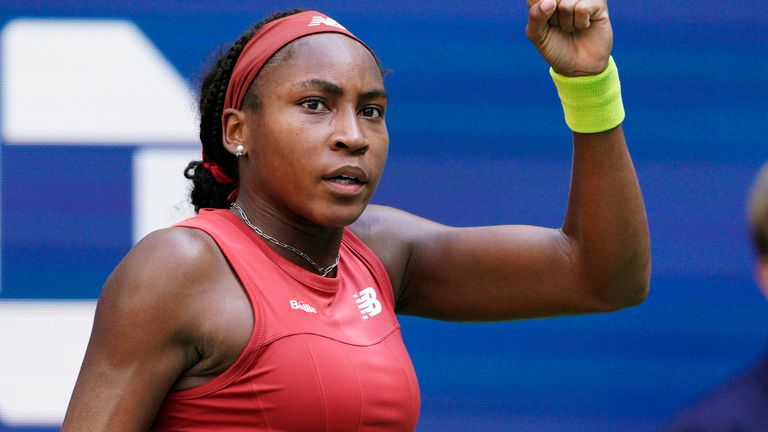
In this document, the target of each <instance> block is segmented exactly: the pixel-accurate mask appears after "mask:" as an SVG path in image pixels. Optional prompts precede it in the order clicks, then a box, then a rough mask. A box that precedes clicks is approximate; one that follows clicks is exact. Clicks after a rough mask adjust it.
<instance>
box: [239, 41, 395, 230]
mask: <svg viewBox="0 0 768 432" xmlns="http://www.w3.org/2000/svg"><path fill="white" fill-rule="evenodd" d="M251 91H255V95H256V96H257V98H258V100H259V102H260V103H259V106H258V108H255V109H253V110H251V109H246V110H245V123H244V127H243V140H244V145H245V146H246V148H247V150H248V156H247V158H246V159H244V163H243V162H241V165H240V168H241V172H240V183H241V184H240V186H241V190H243V189H244V188H245V189H247V191H248V194H249V195H251V196H254V197H255V198H256V199H257V200H259V202H258V205H259V206H268V207H270V210H273V211H274V212H276V214H280V215H284V216H286V217H288V218H290V219H293V220H295V221H297V222H301V223H311V224H315V225H320V226H325V227H334V228H337V227H342V226H346V225H349V224H350V223H352V222H354V221H355V220H356V219H357V218H358V217H359V216H360V214H361V213H362V212H363V210H364V209H365V207H366V205H367V204H368V201H369V200H370V198H371V195H372V194H373V192H374V190H375V188H376V185H377V184H378V182H379V178H380V176H381V172H382V170H383V168H384V164H385V162H386V158H387V149H388V145H389V137H388V134H387V127H386V123H385V121H384V112H385V109H386V106H387V97H386V93H385V91H384V83H383V80H382V77H381V73H380V71H379V67H378V65H377V64H376V61H375V60H374V58H373V56H372V55H371V53H370V52H369V51H368V50H367V49H366V48H365V47H363V46H362V45H360V44H359V43H358V42H356V41H354V40H353V39H350V38H348V37H346V36H343V35H338V34H318V35H312V36H307V37H304V38H302V39H299V40H297V41H295V42H293V43H292V44H291V45H290V55H289V56H288V57H287V58H281V59H280V60H279V61H277V62H275V63H272V64H270V65H268V66H267V67H265V68H264V69H263V70H262V71H261V73H260V74H259V76H258V78H257V80H256V83H255V84H254V85H253V86H252V89H251Z"/></svg>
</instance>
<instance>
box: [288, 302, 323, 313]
mask: <svg viewBox="0 0 768 432" xmlns="http://www.w3.org/2000/svg"><path fill="white" fill-rule="evenodd" d="M291 309H301V310H303V311H304V312H307V313H313V314H316V313H317V309H315V308H313V307H312V306H310V305H308V304H306V303H304V302H303V301H299V300H296V299H291Z"/></svg>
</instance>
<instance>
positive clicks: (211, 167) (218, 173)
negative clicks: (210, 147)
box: [203, 152, 235, 184]
mask: <svg viewBox="0 0 768 432" xmlns="http://www.w3.org/2000/svg"><path fill="white" fill-rule="evenodd" d="M203 168H205V169H207V170H208V171H209V172H210V173H211V174H212V175H213V178H215V179H216V181H217V182H219V183H220V184H233V183H235V181H234V180H232V177H230V176H228V175H227V173H225V172H224V170H223V169H222V168H221V167H220V166H219V165H218V164H217V163H216V162H214V161H212V160H211V159H210V158H208V156H206V155H205V152H203Z"/></svg>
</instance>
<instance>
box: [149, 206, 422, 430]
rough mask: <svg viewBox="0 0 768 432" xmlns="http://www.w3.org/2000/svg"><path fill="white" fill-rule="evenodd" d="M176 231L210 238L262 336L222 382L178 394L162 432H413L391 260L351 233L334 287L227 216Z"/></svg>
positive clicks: (213, 214) (159, 422) (158, 426)
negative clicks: (386, 265) (237, 280)
mask: <svg viewBox="0 0 768 432" xmlns="http://www.w3.org/2000/svg"><path fill="white" fill-rule="evenodd" d="M177 226H181V227H189V228H196V229H200V230H202V231H204V232H206V233H207V234H208V235H210V236H211V237H212V238H213V239H214V240H215V241H216V244H217V245H218V246H219V248H220V249H221V251H222V252H223V254H224V256H225V257H226V258H227V260H228V261H229V263H230V264H231V266H232V268H233V269H234V271H235V273H236V274H237V276H238V277H239V278H240V281H241V283H242V284H243V286H244V287H245V291H246V293H247V295H248V298H249V299H250V302H251V306H252V308H253V314H254V330H253V333H252V335H251V337H250V340H249V341H248V344H247V345H246V347H245V349H244V350H243V352H242V353H241V354H240V356H239V357H238V359H237V360H236V361H235V363H234V364H233V365H232V366H231V367H230V368H229V369H227V370H226V371H225V372H224V373H222V374H221V375H219V376H217V377H216V378H214V379H213V380H211V381H209V382H207V383H205V384H203V385H201V386H199V387H196V388H193V389H189V390H183V391H178V392H172V393H170V394H169V395H168V396H167V398H166V400H165V402H164V403H163V405H162V407H161V408H160V411H159V412H158V415H157V418H156V419H155V423H154V425H153V430H155V431H213V430H215V431H311V432H314V431H328V432H343V431H410V430H413V429H414V428H415V427H416V422H417V420H418V415H419V387H418V383H417V381H416V375H415V372H414V370H413V365H412V364H411V360H410V357H409V356H408V353H407V351H406V349H405V346H404V345H403V340H402V336H401V334H400V326H399V324H398V322H397V319H396V317H395V313H394V299H393V295H392V287H391V285H390V282H389V278H388V276H387V274H386V271H385V270H384V267H383V265H382V264H381V262H380V261H379V260H378V258H376V256H375V255H374V254H373V252H372V251H371V250H370V249H368V248H367V247H366V246H365V244H363V242H362V241H360V240H359V239H358V238H357V237H356V236H355V235H354V234H352V232H351V231H349V230H345V232H344V235H343V238H342V244H341V248H340V250H339V256H340V262H339V267H338V270H337V274H336V277H335V278H325V277H322V276H319V275H316V274H314V273H311V272H309V271H306V270H304V269H302V268H301V267H299V266H297V265H295V264H293V263H291V262H290V261H288V260H286V259H285V258H283V257H281V256H280V255H278V254H277V253H275V252H274V251H272V250H271V249H270V248H269V247H268V246H267V245H266V244H265V243H264V241H263V240H262V239H261V237H259V236H258V235H256V234H255V233H254V232H253V231H251V230H250V229H249V228H248V227H247V226H246V225H245V224H244V223H243V222H242V221H240V219H238V218H237V217H236V216H235V215H233V214H232V213H231V212H229V211H227V210H203V211H201V212H200V214H199V215H198V216H196V217H194V218H191V219H188V220H186V221H183V222H181V223H179V224H178V225H177Z"/></svg>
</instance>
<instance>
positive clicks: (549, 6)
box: [525, 0, 613, 76]
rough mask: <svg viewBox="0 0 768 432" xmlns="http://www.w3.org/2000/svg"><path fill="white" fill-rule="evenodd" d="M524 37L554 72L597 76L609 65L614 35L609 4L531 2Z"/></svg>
mask: <svg viewBox="0 0 768 432" xmlns="http://www.w3.org/2000/svg"><path fill="white" fill-rule="evenodd" d="M528 8H529V13H528V25H527V26H526V27H525V34H526V35H527V36H528V39H530V40H531V42H533V44H534V45H535V46H536V49H538V50H539V53H541V56H542V57H543V58H544V60H546V61H547V63H549V65H550V66H552V68H553V69H554V70H555V72H557V73H559V74H561V75H566V76H582V75H595V74H598V73H600V72H602V71H603V70H604V69H605V68H606V66H607V65H608V57H609V56H610V54H611V47H612V46H613V31H612V30H611V21H610V20H609V19H608V5H607V3H606V0H528Z"/></svg>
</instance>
